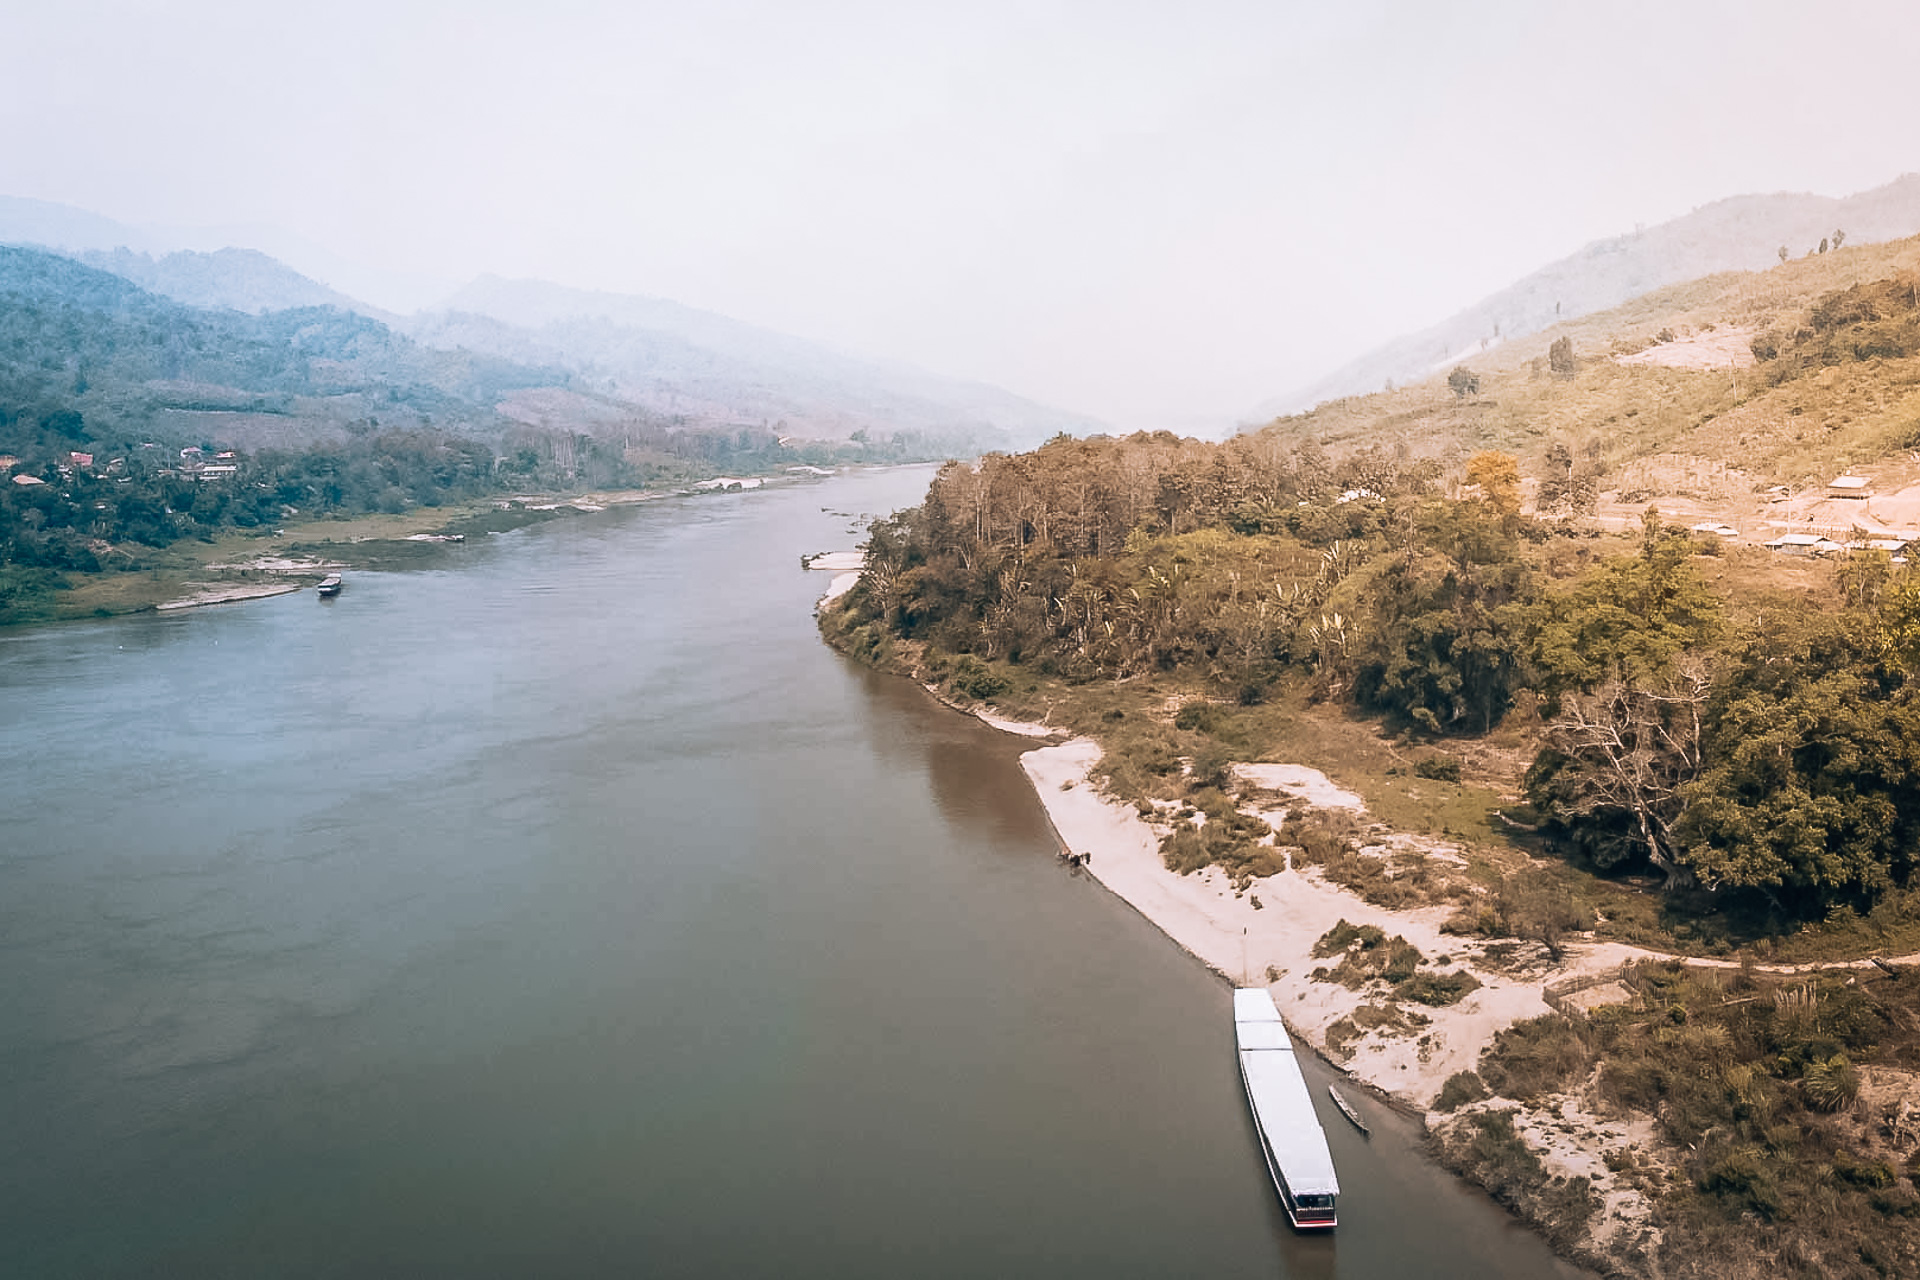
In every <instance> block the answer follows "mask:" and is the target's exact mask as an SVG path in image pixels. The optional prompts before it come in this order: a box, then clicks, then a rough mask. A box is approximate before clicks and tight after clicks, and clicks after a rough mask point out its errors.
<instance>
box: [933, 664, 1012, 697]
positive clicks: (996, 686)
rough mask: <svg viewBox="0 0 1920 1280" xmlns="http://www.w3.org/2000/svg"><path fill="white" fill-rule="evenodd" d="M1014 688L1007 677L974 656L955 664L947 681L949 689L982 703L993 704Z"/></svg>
mask: <svg viewBox="0 0 1920 1280" xmlns="http://www.w3.org/2000/svg"><path fill="white" fill-rule="evenodd" d="M1012 687H1013V685H1012V682H1011V681H1009V680H1008V679H1007V678H1006V677H1005V676H1002V675H999V674H997V673H996V672H995V671H994V670H993V669H992V668H991V667H989V666H988V665H987V664H986V663H984V662H982V661H980V659H978V658H976V657H974V656H973V655H972V654H965V655H963V656H962V657H961V658H960V660H959V661H958V662H955V663H954V664H953V674H952V675H951V676H950V677H948V679H947V688H949V689H951V690H952V691H953V692H955V693H958V694H963V695H965V696H966V697H969V698H975V699H978V700H979V701H981V702H991V701H993V700H994V699H995V698H997V697H999V696H1000V695H1001V694H1003V693H1005V692H1006V691H1007V690H1008V689H1010V688H1012Z"/></svg>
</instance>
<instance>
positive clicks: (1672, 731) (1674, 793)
mask: <svg viewBox="0 0 1920 1280" xmlns="http://www.w3.org/2000/svg"><path fill="white" fill-rule="evenodd" d="M1709 687H1710V681H1709V679H1708V676H1707V673H1706V671H1705V669H1704V668H1703V667H1701V666H1700V665H1699V664H1698V663H1697V662H1695V663H1685V664H1682V670H1680V671H1679V672H1678V673H1677V674H1676V675H1675V676H1674V678H1673V680H1672V681H1671V682H1670V684H1669V686H1668V688H1666V689H1664V690H1653V689H1641V688H1636V687H1634V686H1632V685H1629V684H1627V683H1625V682H1624V681H1620V680H1611V681H1608V682H1607V683H1606V684H1604V685H1602V686H1600V688H1598V689H1596V690H1595V691H1594V692H1593V693H1590V694H1574V695H1571V696H1569V697H1568V698H1567V699H1566V700H1565V702H1564V703H1563V704H1562V709H1561V715H1560V716H1559V718H1557V719H1556V720H1554V721H1553V722H1552V723H1551V724H1549V725H1548V726H1547V742H1548V744H1549V745H1550V746H1551V747H1553V748H1554V749H1555V750H1557V751H1559V752H1560V753H1561V754H1562V755H1565V756H1566V757H1568V759H1569V760H1570V761H1571V762H1572V764H1571V766H1570V767H1569V769H1568V770H1567V771H1566V772H1565V773H1564V774H1563V777H1564V778H1565V779H1566V781H1567V783H1568V784H1569V787H1568V790H1567V792H1566V793H1564V794H1563V796H1562V798H1561V799H1560V803H1559V806H1558V808H1559V815H1560V817H1561V818H1562V819H1563V820H1566V819H1577V818H1582V817H1586V818H1591V817H1594V816H1596V815H1599V814H1602V813H1605V812H1608V811H1614V812H1620V813H1625V814H1626V815H1627V816H1628V817H1629V818H1630V819H1631V820H1632V822H1633V823H1634V825H1635V827H1636V828H1637V829H1638V832H1639V836H1640V840H1641V842H1642V843H1643V844H1645V845H1646V848H1647V858H1648V860H1649V861H1651V862H1652V863H1653V865H1654V866H1656V867H1658V868H1660V870H1661V872H1662V873H1663V874H1664V875H1665V876H1666V877H1667V885H1668V887H1669V888H1671V887H1675V886H1678V885H1684V884H1688V883H1691V881H1692V876H1691V874H1690V873H1689V872H1688V871H1687V870H1686V869H1685V868H1684V867H1682V866H1681V865H1680V863H1679V860H1678V858H1677V856H1676V855H1677V853H1678V849H1677V846H1676V844H1675V841H1674V834H1673V828H1674V824H1675V823H1676V822H1678V821H1679V819H1680V814H1681V811H1682V810H1683V809H1684V808H1685V804H1684V802H1683V800H1682V798H1681V794H1680V793H1681V788H1682V787H1684V786H1685V785H1686V784H1687V783H1689V782H1691V781H1693V780H1694V779H1695V778H1696V777H1698V776H1699V774H1700V719H1701V714H1702V712H1703V711H1704V710H1705V708H1706V703H1707V694H1708V691H1709Z"/></svg>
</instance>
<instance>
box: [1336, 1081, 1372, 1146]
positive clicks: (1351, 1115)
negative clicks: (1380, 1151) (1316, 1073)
mask: <svg viewBox="0 0 1920 1280" xmlns="http://www.w3.org/2000/svg"><path fill="white" fill-rule="evenodd" d="M1327 1093H1328V1094H1329V1095H1330V1096H1331V1097H1332V1098H1333V1105H1334V1106H1336V1107H1338V1108H1340V1114H1341V1115H1343V1116H1345V1117H1346V1118H1347V1119H1349V1120H1351V1121H1353V1127H1354V1128H1356V1129H1358V1130H1359V1131H1360V1132H1361V1133H1364V1134H1366V1135H1367V1136H1368V1137H1372V1136H1373V1130H1371V1129H1369V1128H1367V1122H1366V1121H1365V1120H1362V1119H1361V1118H1360V1113H1359V1112H1358V1111H1355V1110H1354V1109H1353V1104H1352V1103H1351V1102H1348V1101H1347V1100H1346V1098H1345V1097H1343V1096H1342V1095H1341V1093H1340V1091H1339V1090H1338V1089H1336V1088H1334V1087H1333V1086H1332V1085H1328V1086H1327Z"/></svg>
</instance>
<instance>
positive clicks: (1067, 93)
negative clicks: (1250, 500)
mask: <svg viewBox="0 0 1920 1280" xmlns="http://www.w3.org/2000/svg"><path fill="white" fill-rule="evenodd" d="M0 12H4V15H5V16H4V17H3V18H0V33H3V34H4V38H3V39H0V118H4V119H5V120H6V121H7V125H6V127H5V128H4V129H0V193H3V194H9V195H16V196H30V197H35V198H38V199H43V200H54V201H61V202H64V203H69V204H75V205H79V206H82V207H84V208H87V209H91V210H93V211H96V212H99V213H103V214H106V215H108V216H110V217H114V218H117V219H120V220H122V221H126V222H133V223H140V224H167V225H175V226H209V225H220V226H230V225H242V224H261V225H270V226H274V227H279V228H284V229H285V230H286V231H288V232H291V233H293V234H295V235H297V236H300V237H304V238H305V239H307V240H310V241H312V242H315V243H317V244H320V245H323V246H326V247H327V248H328V249H330V250H332V251H334V252H335V253H338V254H340V255H343V256H345V257H347V258H351V259H355V260H358V261H361V262H365V263H367V264H370V265H372V266H374V267H378V268H381V269H384V270H387V271H392V272H407V273H412V274H414V275H416V276H418V275H425V276H428V277H437V278H439V279H442V280H444V281H445V282H446V283H447V284H448V285H452V284H455V283H458V282H460V281H462V280H464V279H466V278H469V277H471V276H473V275H475V274H478V273H479V272H482V271H492V272H496V273H499V274H502V275H509V276H537V277H542V278H546V279H550V280H555V281H559V282H561V283H565V284H571V285H578V286H584V287H591V288H603V289H610V290H616V291H621V292H633V293H646V294H653V295H658V296H663V297H670V298H674V299H677V300H679V301H682V302H686V303H690V304H692V305H695V306H701V307H707V308H711V309H713V310H717V311H722V312H725V313H727V314H729V315H733V316H736V317H739V318H741V319H745V320H750V321H754V322H757V323H761V324H766V325H769V326H772V327H774V328H778V329H783V330H786V331H789V332H792V333H796V334H801V335H804V336H807V337H812V338H817V339H822V340H825V341H827V342H830V343H832V344H834V345H836V346H839V347H841V348H843V349H846V350H850V351H854V352H859V353H863V354H870V355H880V356H888V357H896V358H899V359H904V360H908V361H911V362H913V363H915V364H918V365H921V366H923V367H925V368H928V369H931V370H935V371H938V372H942V373H949V374H957V375H962V376H967V377H975V378H981V379H985V380H987V381H991V382H996V383H999V384H1001V385H1003V386H1006V387H1009V388H1011V389H1013V390H1016V391H1019V392H1022V393H1024V394H1027V395H1030V396H1034V397H1036V398H1039V399H1043V400H1047V401H1050V402H1052V403H1055V404H1058V405H1060V406H1062V407H1066V408H1073V409H1079V410H1082V411H1085V412H1089V413H1093V414H1096V415H1099V416H1101V417H1104V418H1106V419H1108V420H1109V421H1112V422H1115V423H1117V424H1120V425H1123V426H1128V427H1133V426H1143V425H1144V426H1152V425H1162V424H1165V425H1175V426H1184V425H1192V424H1195V423H1198V422H1203V421H1205V420H1207V419H1208V418H1210V417H1212V418H1222V417H1233V416H1237V415H1240V414H1242V413H1244V412H1245V411H1247V410H1248V409H1249V408H1251V407H1252V406H1253V405H1254V404H1256V403H1258V402H1259V401H1261V400H1264V399H1267V398H1269V397H1272V396H1275V395H1279V394H1281V393H1284V392H1286V391H1289V390H1291V389H1293V388H1295V387H1298V386H1299V385H1301V384H1303V383H1305V382H1308V381H1311V380H1312V379H1313V378H1315V377H1317V376H1319V375H1320V374H1322V373H1325V372H1327V371H1328V370H1329V369H1330V368H1332V367H1333V366H1335V365H1337V364H1339V363H1341V362H1343V361H1344V360H1346V359H1349V358H1351V357H1353V356H1355V355H1358V354H1360V353H1361V352H1362V351H1364V350H1366V349H1367V348H1370V347H1372V346H1374V345H1376V344H1377V343H1379V342H1381V341H1384V340H1385V339H1387V338H1390V337H1393V336H1395V335H1396V334H1399V333H1402V332H1406V331H1408V330H1411V329H1415V328H1419V327H1422V326H1424V325H1426V324H1429V323H1432V322H1434V321H1436V320H1439V319H1441V318H1442V317H1443V316H1445V315H1447V314H1449V313H1451V312H1453V311H1455V310H1457V309H1459V308H1460V307H1462V306H1465V305H1467V304H1468V303H1471V302H1473V301H1475V300H1477V299H1478V298H1480V297H1482V296H1484V295H1486V294H1488V293H1491V292H1493V291H1494V290H1496V289H1498V288H1500V287H1501V286H1503V285H1505V284H1507V283H1509V282H1510V281H1512V280H1513V279H1515V278H1517V277H1518V276H1521V275H1523V274H1525V273H1526V272H1528V271H1530V270H1532V269H1534V268H1536V267H1538V266H1541V265H1543V264H1544V263H1546V262H1548V261H1550V260H1552V259H1554V258H1557V257H1560V256H1563V255H1565V254H1567V253H1569V252H1571V251H1573V250H1574V249H1576V248H1578V247H1579V246H1580V245H1582V244H1584V243H1585V242H1587V241H1589V240H1593V239H1596V238H1599V237H1602V236H1610V235H1617V234H1620V233H1622V232H1625V231H1630V230H1632V229H1633V227H1634V224H1636V223H1647V224H1652V223H1655V222H1659V221H1662V220H1665V219H1667V218H1670V217H1674V216H1677V215H1679V214H1683V213H1686V212H1687V211H1688V210H1689V209H1692V208H1694V207H1696V206H1698V205H1701V204H1704V203H1708V202H1710V201H1713V200H1716V199H1719V198H1721V197H1723V196H1727V195H1733V194H1737V193H1742V192H1759V191H1814V192H1819V193H1821V194H1825V195H1846V194H1850V193H1852V192H1855V191H1859V190H1863V189H1866V188H1869V187H1874V186H1878V185H1880V184H1881V183H1884V182H1886V181H1888V180H1890V179H1892V178H1894V177H1896V176H1897V175H1899V174H1901V173H1904V172H1908V171H1911V170H1916V169H1920V127H1916V126H1920V105H1917V104H1920V100H1917V99H1916V98H1915V95H1914V89H1913V86H1914V83H1915V80H1916V63H1915V54H1916V51H1917V50H1920V5H1914V4H1912V3H1911V2H1910V0H1877V2H1875V3H1845V2H1834V0H1823V2H1822V3H1819V4H1777V3H1766V2H1764V0H1743V2H1740V3H1691V4H1690V3H1686V2H1685V0H1664V2H1662V3H1646V4H1640V3H1620V4H1610V3H1607V2H1606V0H1591V2H1589V3H1584V4H1578V5H1574V4H1556V3H1552V0H1526V2H1524V3H1512V4H1506V3H1471V2H1467V3H1453V4H1437V3H1425V2H1414V0H1404V2H1402V3H1391V4H1388V3H1372V4H1368V3H1348V2H1345V0H1331V2H1330V0H1320V2H1319V3H1314V4H1299V3H1283V2H1280V0H1273V2H1270V3H1264V4H1254V3H1204V2H1193V0H1189V2H1188V3H1182V4H1177V5H1176V4H1172V3H1164V4H1130V3H1124V2H1123V0H1099V2H1093V3H1046V2H1044V0H1024V2H1022V3H1000V2H999V0H966V2H964V3H946V4H940V5H922V4H914V3H910V2H908V0H888V2H885V3H872V4H868V3H831V4H829V3H805V2H789V3H768V2H764V0H720V2H717V3H716V2H713V0H702V2H700V3H694V2H691V0H680V2H679V3H673V4H667V3H650V2H647V0H640V2H637V3H611V2H609V3H566V2H564V0H542V2H540V3H487V2H486V0H460V2H458V3H430V2H426V0H377V2H364V3H363V2H362V0H335V2H333V3H328V4H302V5H289V4H271V3H263V2H261V0H248V2H246V3H213V2H210V0H156V2H153V3H131V2H125V0H122V2H118V3H94V2H89V0H62V2H61V3H58V4H52V3H47V4H39V3H33V2H32V0H5V9H4V10H3V11H0ZM371 300H373V301H388V302H390V303H392V302H410V301H411V299H406V298H399V297H394V298H389V299H378V298H375V299H371Z"/></svg>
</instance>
